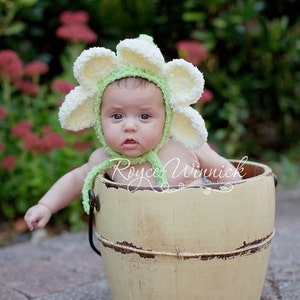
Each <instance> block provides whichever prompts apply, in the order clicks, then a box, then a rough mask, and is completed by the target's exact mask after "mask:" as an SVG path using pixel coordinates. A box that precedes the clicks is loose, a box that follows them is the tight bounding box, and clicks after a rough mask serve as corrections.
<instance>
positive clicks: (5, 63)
mask: <svg viewBox="0 0 300 300" xmlns="http://www.w3.org/2000/svg"><path fill="white" fill-rule="evenodd" d="M22 71H23V62H22V61H21V59H20V57H19V56H18V55H17V53H16V52H14V51H12V50H0V75H2V76H8V77H10V78H11V79H15V78H18V77H20V76H21V75H22Z"/></svg>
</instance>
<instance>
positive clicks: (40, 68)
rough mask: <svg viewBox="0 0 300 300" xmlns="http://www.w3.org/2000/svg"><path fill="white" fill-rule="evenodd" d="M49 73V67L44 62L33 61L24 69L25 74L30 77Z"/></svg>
mask: <svg viewBox="0 0 300 300" xmlns="http://www.w3.org/2000/svg"><path fill="white" fill-rule="evenodd" d="M48 71H49V66H48V65H47V64H45V63H44V62H42V61H38V60H36V61H32V62H30V63H28V64H27V65H26V66H25V68H24V73H25V74H26V75H28V76H31V77H32V76H37V75H42V74H45V73H47V72H48Z"/></svg>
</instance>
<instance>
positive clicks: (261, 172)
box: [96, 157, 273, 192]
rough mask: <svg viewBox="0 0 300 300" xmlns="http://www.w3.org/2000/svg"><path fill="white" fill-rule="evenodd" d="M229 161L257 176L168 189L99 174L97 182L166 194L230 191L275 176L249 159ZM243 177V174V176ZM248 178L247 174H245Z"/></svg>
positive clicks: (264, 166)
mask: <svg viewBox="0 0 300 300" xmlns="http://www.w3.org/2000/svg"><path fill="white" fill-rule="evenodd" d="M229 161H230V162H231V163H232V164H233V165H234V166H235V167H236V168H237V169H238V170H239V171H240V173H241V172H243V171H244V169H245V168H244V167H245V166H246V167H247V168H248V169H249V168H257V170H256V171H257V174H255V175H254V176H251V177H245V178H243V179H242V180H240V181H234V182H213V183H203V184H201V185H188V186H184V187H183V186H178V185H170V186H166V187H160V186H135V185H127V184H123V183H120V182H114V181H112V180H110V179H109V178H107V177H105V176H103V175H102V174H98V175H97V177H96V180H97V179H98V180H99V181H100V182H101V183H102V184H104V185H106V187H107V188H117V189H119V188H120V189H125V190H128V191H131V192H135V191H145V190H150V191H151V190H154V191H156V192H164V191H166V189H167V190H174V191H175V190H180V189H183V188H184V189H195V188H197V189H199V188H203V189H213V190H220V189H225V190H226V189H230V188H232V186H233V185H238V184H244V183H246V182H249V181H254V180H259V179H261V178H262V177H266V176H271V175H272V174H273V171H272V169H271V168H270V167H269V166H268V165H266V164H263V163H258V162H255V161H249V160H248V158H247V157H243V158H242V159H240V160H238V159H229ZM241 175H242V176H243V174H241ZM244 176H247V173H245V174H244Z"/></svg>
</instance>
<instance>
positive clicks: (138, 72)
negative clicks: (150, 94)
mask: <svg viewBox="0 0 300 300" xmlns="http://www.w3.org/2000/svg"><path fill="white" fill-rule="evenodd" d="M127 77H141V78H144V79H147V80H148V81H150V82H153V83H154V84H155V85H156V86H157V87H158V88H159V89H160V90H161V92H162V94H163V99H164V101H165V114H166V118H165V124H164V130H163V136H162V138H161V140H160V142H159V144H158V145H157V146H156V147H155V149H153V150H152V151H155V152H157V151H158V150H159V149H160V148H161V147H162V145H163V144H164V143H165V142H166V141H167V139H168V138H169V136H170V127H171V122H172V114H173V110H172V107H171V103H170V91H169V87H168V83H167V81H166V79H164V78H162V77H160V76H158V75H156V74H154V73H153V72H151V71H148V70H145V69H141V68H138V67H135V66H132V65H126V66H123V67H121V68H119V69H117V70H115V71H113V72H111V73H110V74H109V75H108V76H106V77H105V78H104V79H103V80H101V81H100V82H99V83H98V93H97V95H96V97H95V101H94V114H95V119H96V121H95V126H94V129H95V132H96V136H97V138H98V140H99V142H100V143H101V145H102V146H103V147H104V149H105V151H106V152H107V153H108V154H110V155H111V156H114V157H116V156H118V157H122V158H125V157H124V156H122V154H120V153H118V152H115V151H114V150H112V149H111V148H110V147H109V146H108V145H107V144H106V141H105V138H104V135H103V129H102V124H101V104H102V96H103V93H104V91H105V89H106V87H107V86H108V85H109V84H111V83H113V82H114V81H116V80H119V79H122V78H127ZM144 156H145V157H146V156H147V154H145V155H142V156H140V157H139V159H138V162H137V163H143V162H145V161H146V159H144ZM133 159H134V160H136V158H133Z"/></svg>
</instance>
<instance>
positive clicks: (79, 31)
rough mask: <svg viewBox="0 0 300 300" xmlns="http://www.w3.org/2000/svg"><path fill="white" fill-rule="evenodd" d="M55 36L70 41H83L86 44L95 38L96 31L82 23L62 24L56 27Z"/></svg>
mask: <svg viewBox="0 0 300 300" xmlns="http://www.w3.org/2000/svg"><path fill="white" fill-rule="evenodd" d="M56 36H57V37H59V38H62V39H64V40H69V41H71V42H85V43H88V44H89V43H92V42H95V41H96V40H97V35H96V33H95V32H94V31H92V30H91V29H90V28H89V27H88V26H87V25H86V24H83V23H74V24H66V25H62V26H60V27H59V28H57V30H56Z"/></svg>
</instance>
